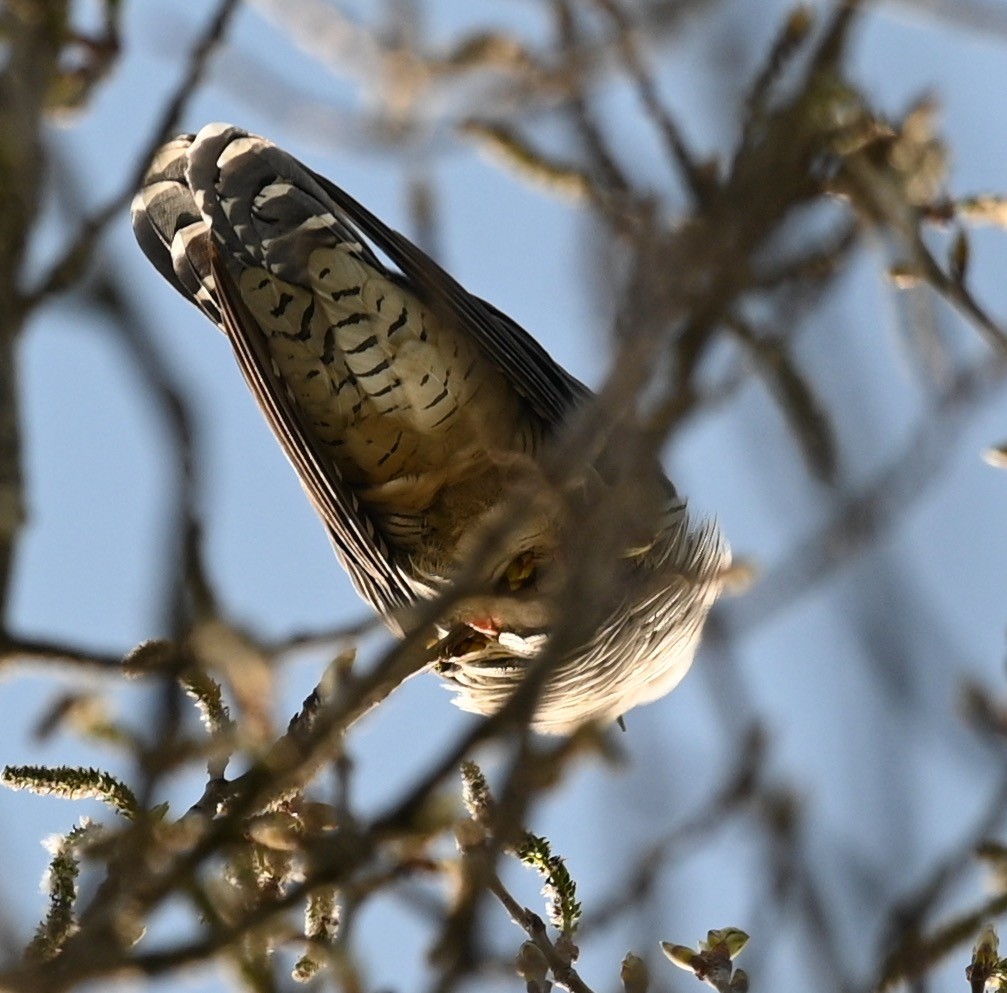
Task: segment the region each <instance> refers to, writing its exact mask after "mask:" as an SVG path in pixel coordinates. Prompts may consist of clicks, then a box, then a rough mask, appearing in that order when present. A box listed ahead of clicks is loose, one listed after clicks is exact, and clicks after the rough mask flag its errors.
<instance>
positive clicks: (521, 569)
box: [503, 552, 537, 592]
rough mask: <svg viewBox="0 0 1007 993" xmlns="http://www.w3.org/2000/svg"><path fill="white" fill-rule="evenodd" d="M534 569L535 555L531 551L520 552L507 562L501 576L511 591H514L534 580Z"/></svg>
mask: <svg viewBox="0 0 1007 993" xmlns="http://www.w3.org/2000/svg"><path fill="white" fill-rule="evenodd" d="M536 571H537V566H536V565H535V556H534V555H533V554H532V553H531V552H522V553H521V554H520V555H519V556H518V557H517V558H515V559H511V561H510V562H509V563H508V565H507V568H506V569H505V570H504V574H503V578H504V580H505V581H506V583H507V585H508V587H510V589H511V591H512V592H516V591H517V590H520V589H523V588H524V587H525V586H529V585H530V584H531V583H532V582H533V581H534V579H535V573H536Z"/></svg>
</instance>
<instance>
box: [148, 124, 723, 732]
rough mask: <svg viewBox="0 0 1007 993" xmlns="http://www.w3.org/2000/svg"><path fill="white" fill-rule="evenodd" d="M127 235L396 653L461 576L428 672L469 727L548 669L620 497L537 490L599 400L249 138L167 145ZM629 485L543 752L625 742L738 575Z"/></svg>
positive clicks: (424, 262)
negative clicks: (634, 495)
mask: <svg viewBox="0 0 1007 993" xmlns="http://www.w3.org/2000/svg"><path fill="white" fill-rule="evenodd" d="M133 227H134V231H135V232H136V237H137V240H138V241H139V243H140V246H141V248H142V249H143V251H144V252H145V254H146V255H147V256H148V258H149V259H150V260H151V262H152V263H153V264H154V265H155V266H156V268H157V269H158V270H159V271H160V272H161V273H162V275H163V276H164V277H165V278H166V279H167V280H168V281H169V282H170V283H172V285H174V286H175V287H176V289H178V290H179V291H180V292H181V293H183V294H184V295H185V296H187V297H188V298H190V299H191V300H192V301H193V302H195V303H196V304H197V305H198V306H199V307H200V308H201V309H202V310H203V311H204V313H206V315H207V316H208V317H209V318H210V320H212V321H213V322H214V323H215V324H217V325H218V326H219V327H220V328H221V329H222V330H223V331H224V333H225V334H226V335H227V337H228V339H229V340H230V342H231V344H232V346H233V348H234V353H235V356H236V358H237V361H238V364H239V367H240V368H241V371H242V373H243V375H244V377H245V380H246V383H247V384H248V386H249V388H250V389H251V391H252V393H253V395H254V396H255V398H256V400H257V402H258V403H259V406H260V407H261V409H262V411H263V413H264V415H265V417H266V419H267V421H268V422H269V425H270V427H271V428H272V430H273V432H274V433H275V435H276V437H277V439H278V441H279V442H280V444H281V445H282V447H283V449H284V451H285V453H286V455H287V457H288V458H289V459H290V461H291V463H292V464H293V466H294V469H295V471H296V472H297V473H298V476H299V477H300V480H301V482H302V484H303V486H304V488H305V490H306V492H307V494H308V496H309V498H310V499H311V501H312V503H313V504H314V506H315V508H316V510H317V511H318V513H319V515H320V516H321V518H322V520H323V522H324V523H325V525H326V527H327V529H328V531H329V534H330V536H331V538H332V541H333V544H334V545H335V548H336V550H337V553H338V554H339V557H340V559H341V561H342V562H343V564H344V566H345V567H346V569H347V571H348V573H349V575H350V577H351V579H352V580H353V583H354V585H355V586H356V588H357V590H358V591H359V592H360V594H361V595H362V596H363V597H364V599H365V600H367V601H368V602H369V603H370V604H371V605H372V606H373V607H374V608H375V609H376V610H377V611H378V612H379V613H380V614H381V615H382V616H383V617H384V618H385V619H386V620H387V621H388V623H389V624H390V626H392V628H393V629H394V630H396V631H397V632H399V633H401V630H402V626H403V625H408V623H409V621H408V618H409V616H410V611H409V608H410V606H411V605H414V604H416V603H417V602H418V601H420V600H423V599H426V598H430V597H433V596H436V595H437V594H438V593H439V592H440V591H441V590H443V589H444V588H445V587H446V586H448V585H450V584H451V583H452V581H455V580H457V579H458V577H459V576H460V575H462V574H464V575H465V577H466V582H467V583H471V584H472V585H471V588H469V587H468V586H467V587H466V590H465V593H466V594H467V595H466V596H464V597H461V598H460V599H458V600H457V602H455V603H454V604H453V605H452V606H451V607H450V608H449V609H448V610H447V611H446V613H445V615H444V616H443V617H441V618H440V620H439V621H438V625H437V629H436V636H435V638H434V641H433V644H432V648H431V658H432V659H434V660H436V663H437V669H438V671H440V672H441V673H442V674H443V675H445V676H446V677H447V678H448V679H450V680H451V681H452V683H453V685H454V686H455V687H456V688H457V690H458V694H457V702H458V703H459V704H460V706H462V707H463V708H464V709H466V710H471V711H474V712H477V713H483V714H486V713H492V712H495V711H496V710H497V709H498V708H499V707H500V706H502V705H503V703H505V702H506V700H507V699H508V698H509V697H510V695H511V694H512V693H513V691H514V689H515V688H516V687H517V686H518V685H519V684H520V681H521V678H522V675H523V673H524V672H525V671H526V670H527V667H528V666H529V665H530V664H532V662H533V660H534V659H535V658H536V657H537V656H538V655H539V654H540V653H541V652H542V651H543V650H546V646H547V644H548V640H549V636H550V632H551V631H552V630H554V626H555V625H556V623H557V613H556V611H557V610H558V609H561V608H563V603H564V601H563V596H564V591H565V590H566V589H568V588H569V587H570V585H571V584H570V579H571V577H570V576H568V575H567V574H566V566H565V564H564V563H565V562H566V561H576V556H571V555H569V554H566V552H567V551H568V549H567V548H566V546H565V545H564V542H566V541H567V540H568V535H569V534H570V533H571V527H572V526H573V525H574V524H575V523H576V519H577V516H578V514H579V513H580V512H583V517H584V518H585V519H588V518H590V511H591V508H592V507H601V508H604V507H605V506H606V504H605V499H606V494H610V493H611V492H612V486H611V485H610V484H609V481H608V480H607V479H606V478H605V473H604V471H603V470H600V469H598V470H596V469H591V468H589V469H588V470H587V471H586V473H585V474H584V476H583V479H582V480H581V483H580V485H579V486H578V487H575V488H574V489H575V490H576V492H575V494H574V495H573V496H572V497H571V496H570V494H569V493H568V492H563V493H560V492H558V491H557V488H556V486H555V484H554V483H551V482H550V480H549V478H548V473H547V472H546V471H545V469H544V465H545V462H544V458H545V455H546V453H547V452H548V446H549V444H550V441H551V440H552V439H553V438H554V437H556V436H557V434H558V433H559V432H560V431H561V429H562V428H563V427H564V425H566V424H567V423H568V422H569V420H570V418H571V415H572V414H573V413H574V412H575V411H576V410H577V409H578V407H580V406H581V405H582V404H583V403H584V402H585V401H587V400H588V398H589V397H590V392H589V391H588V390H587V389H586V387H584V386H583V385H582V384H580V383H579V382H578V381H577V380H575V379H574V378H573V377H572V376H570V375H569V374H568V373H566V372H565V371H564V370H563V369H562V368H561V367H560V366H559V365H557V364H556V363H555V362H554V361H553V360H552V359H551V358H550V357H549V356H548V354H547V353H546V352H545V351H544V350H543V349H542V348H541V347H540V346H539V345H538V344H537V343H536V342H535V340H534V339H533V338H531V336H530V335H528V334H527V332H525V331H524V330H523V329H522V328H520V327H519V326H518V325H517V324H515V323H514V322H513V321H512V320H510V318H508V317H507V316H506V315H504V314H502V313H501V312H500V311H498V310H496V309H495V308H493V307H492V306H490V305H489V304H487V303H485V302H484V301H482V300H480V299H478V298H477V297H474V296H472V295H471V294H470V293H468V292H466V291H465V290H464V289H463V288H462V287H461V286H459V285H458V283H456V282H455V281H454V280H453V279H452V278H451V277H450V276H449V275H448V274H447V273H446V272H444V270H442V269H441V268H440V267H439V266H437V265H436V263H434V262H433V260H431V259H430V258H429V257H428V256H426V255H425V254H424V253H423V252H421V251H420V250H419V249H418V248H417V247H416V246H415V245H413V244H412V243H411V242H409V241H408V240H407V239H405V238H403V237H402V236H401V235H400V234H398V233H397V232H395V231H392V230H391V229H390V228H388V227H386V226H385V225H384V224H383V223H382V222H381V221H380V220H378V219H377V218H376V217H375V216H374V215H373V214H371V213H370V212H368V211H367V210H366V209H365V208H364V207H362V206H361V205H360V204H358V203H357V202H356V201H354V200H353V199H352V198H350V197H349V196H347V194H346V193H344V192H343V191H342V190H340V189H339V188H338V187H336V186H334V185H333V184H331V183H330V182H328V181H327V180H325V179H324V178H322V177H321V176H318V175H317V174H315V173H313V172H312V171H311V170H309V169H308V168H306V167H305V166H303V165H302V164H301V163H299V162H298V161H297V160H296V159H294V158H292V157H291V156H289V155H288V154H286V153H285V152H283V151H282V150H281V149H279V148H277V147H276V146H274V145H272V144H271V143H270V142H268V141H266V140H265V139H263V138H259V137H256V136H254V135H249V134H247V133H246V132H244V131H241V130H240V129H238V128H235V127H232V126H228V125H220V124H213V125H208V126H207V127H205V128H204V129H203V130H202V131H201V132H200V133H199V134H198V135H196V136H192V135H183V136H180V137H178V138H175V139H174V140H173V141H171V142H168V143H167V144H166V145H164V146H163V147H162V148H161V149H160V150H159V152H158V153H157V155H156V156H155V159H154V161H153V163H152V164H151V167H150V170H149V171H148V173H147V176H146V178H145V180H144V184H143V188H142V189H141V191H140V192H139V193H138V194H137V197H136V199H135V200H134V203H133ZM365 239H367V240H369V241H370V243H371V244H373V245H374V246H375V247H376V248H377V249H379V250H380V251H381V252H382V253H383V254H384V255H385V256H386V257H387V258H388V259H389V260H390V261H391V263H392V264H393V265H394V266H395V267H397V271H396V270H394V269H390V268H389V267H388V266H386V265H385V264H384V263H383V262H381V261H380V260H379V258H378V257H377V256H376V255H375V254H374V251H373V250H372V249H371V248H370V247H369V245H368V243H367V240H365ZM634 482H635V483H637V489H638V490H639V491H641V492H642V493H643V494H644V499H643V500H642V501H641V502H640V505H639V508H637V509H638V510H639V513H637V514H636V516H635V517H633V516H632V514H631V519H630V521H629V523H628V526H626V527H625V528H624V530H625V534H624V535H623V533H622V531H620V530H619V528H615V525H616V524H619V525H620V527H621V526H622V525H624V524H626V522H625V521H616V520H615V519H614V518H613V520H612V521H611V523H612V525H613V528H615V531H616V532H617V533H619V534H620V535H622V537H621V538H620V542H621V543H616V545H615V546H614V552H613V554H612V555H610V556H609V558H610V559H611V560H612V561H611V562H610V568H609V569H608V571H607V572H606V574H605V583H604V584H601V585H602V588H601V589H600V592H597V595H595V596H594V597H593V599H592V603H591V611H590V620H589V621H585V625H584V630H578V627H577V624H576V623H574V624H573V625H565V630H566V631H567V633H568V635H569V634H570V632H571V631H572V632H573V633H574V640H573V642H572V643H573V644H576V645H577V646H578V647H577V648H576V649H575V650H573V651H570V652H566V653H564V654H563V656H562V657H561V658H558V659H555V660H553V661H552V662H551V663H550V664H551V669H550V672H549V674H548V678H547V679H546V682H545V684H544V687H543V689H542V693H541V695H540V697H539V701H538V705H537V709H536V711H535V715H534V722H533V723H534V726H535V727H536V729H538V730H541V731H545V732H556V733H566V732H570V731H572V730H573V729H574V728H576V727H577V726H578V725H579V724H581V723H583V722H584V721H586V720H592V719H593V720H599V721H611V720H614V719H616V718H617V717H619V716H621V715H622V714H623V713H624V712H625V711H627V710H628V709H630V708H631V707H633V706H635V705H636V704H639V703H644V702H648V701H650V700H653V699H656V698H657V697H659V696H662V695H663V694H664V693H666V692H668V691H669V690H670V689H672V688H673V687H674V686H675V685H676V684H677V683H678V681H679V680H680V679H681V677H682V676H683V675H684V674H685V672H686V670H687V669H688V667H689V665H690V663H691V660H692V655H693V652H694V650H695V647H696V644H697V642H698V638H699V634H700V631H701V628H702V624H703V621H704V620H705V617H706V614H707V612H708V610H709V608H710V606H711V605H712V603H713V602H714V600H715V599H716V597H717V595H718V593H719V591H720V588H721V585H722V577H723V573H724V571H725V569H726V567H727V564H728V562H729V553H728V551H727V548H726V545H725V544H724V542H723V541H722V539H721V538H720V536H719V534H718V532H717V530H716V528H715V526H713V525H712V524H707V525H705V526H702V527H699V528H692V527H691V526H690V523H689V520H688V516H687V514H686V510H685V505H684V502H683V501H681V500H680V499H679V498H678V497H677V495H676V494H675V491H674V489H673V487H672V486H671V484H670V483H668V482H667V480H665V479H664V478H663V476H660V474H659V473H658V472H657V471H656V470H655V472H654V473H653V478H650V476H648V477H647V479H646V480H641V481H634ZM577 501H580V505H579V509H578V506H577ZM650 505H653V507H655V508H657V509H656V511H655V513H653V514H649V513H647V512H646V511H645V509H641V508H646V507H648V506H650ZM496 531H498V532H499V534H500V535H501V536H502V537H501V538H500V540H499V541H497V542H493V541H490V540H489V537H488V536H489V535H490V534H491V532H496ZM634 532H636V533H634ZM501 542H502V544H501ZM487 549H490V550H491V552H492V554H489V555H487V554H486V550H487ZM574 585H576V584H574ZM565 609H570V605H569V604H567V606H566V608H565ZM598 617H600V618H602V620H601V621H600V622H597V620H596V618H598Z"/></svg>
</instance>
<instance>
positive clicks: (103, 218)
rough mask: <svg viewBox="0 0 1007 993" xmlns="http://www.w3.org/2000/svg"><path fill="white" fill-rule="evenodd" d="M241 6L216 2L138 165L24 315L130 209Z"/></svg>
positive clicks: (85, 259)
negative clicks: (148, 169) (151, 164)
mask: <svg viewBox="0 0 1007 993" xmlns="http://www.w3.org/2000/svg"><path fill="white" fill-rule="evenodd" d="M241 2H242V0H219V2H218V6H217V10H216V12H215V13H214V15H213V16H212V17H211V18H210V21H209V23H208V24H207V27H206V29H205V30H204V32H203V34H202V36H201V37H200V38H199V39H198V41H197V42H196V44H195V46H194V47H193V49H192V51H191V53H190V54H189V60H188V65H187V67H186V69H185V71H184V73H183V75H182V78H181V80H179V83H178V85H177V87H176V88H175V91H174V93H173V94H172V95H171V96H170V97H169V99H168V102H167V104H166V105H165V107H164V110H163V111H162V113H161V117H160V120H159V121H158V122H157V123H156V124H155V126H154V130H153V133H152V135H151V137H150V140H149V141H148V142H147V144H146V145H145V146H144V149H143V151H142V152H141V154H140V158H139V159H138V161H137V164H136V165H135V166H134V167H133V170H132V172H131V173H130V174H129V175H128V177H127V179H126V181H125V183H124V184H123V189H122V192H121V193H118V194H116V196H114V197H113V198H112V199H111V200H110V201H109V203H108V204H107V205H106V206H104V207H102V208H100V209H99V210H98V211H97V212H96V213H95V214H94V215H93V216H92V217H90V218H88V219H87V220H85V221H84V222H83V224H82V225H81V228H80V231H79V232H78V233H77V235H76V237H75V238H74V239H73V240H72V241H71V242H70V244H69V247H68V248H67V249H66V250H65V251H64V253H63V255H62V256H61V257H60V259H59V260H58V261H57V262H55V263H54V264H53V266H52V267H51V268H50V270H49V272H47V273H46V274H45V275H43V276H42V278H41V279H40V280H39V281H38V283H37V284H36V286H35V287H34V288H32V289H31V290H29V291H28V293H27V294H26V295H25V298H24V303H23V306H24V308H25V310H31V309H32V308H34V307H35V306H37V305H38V303H39V302H40V301H41V300H42V299H44V298H45V297H48V296H51V295H52V294H55V293H60V292H63V291H64V290H66V289H67V288H68V287H69V286H71V285H72V284H73V283H75V282H77V281H78V280H79V279H80V278H81V275H82V274H83V273H84V272H85V271H86V270H87V268H88V266H90V264H91V262H92V258H93V255H94V251H95V246H96V245H97V243H98V241H99V239H100V238H101V236H102V235H103V234H104V232H105V228H106V227H108V225H109V224H110V223H111V221H113V220H114V219H115V218H116V217H118V216H119V215H120V214H121V213H122V212H123V211H124V210H125V209H126V208H127V207H128V206H129V202H130V201H131V200H132V199H133V195H134V194H135V193H136V191H137V190H138V189H139V188H140V183H141V181H142V180H143V177H144V174H145V173H146V171H147V168H148V166H149V165H150V160H151V159H152V158H153V157H154V153H155V152H156V151H157V149H158V148H159V147H160V146H161V145H162V144H163V143H164V141H165V140H166V139H168V138H170V137H172V136H173V135H174V133H175V131H176V129H177V128H178V122H179V121H180V120H181V118H182V115H183V114H184V113H185V110H186V107H187V106H188V104H189V102H190V101H191V100H192V98H193V97H194V96H195V94H196V92H197V90H198V88H199V84H200V83H201V82H202V81H203V79H204V77H205V76H206V72H207V69H208V67H209V63H210V60H211V58H212V57H213V54H214V52H215V51H216V50H217V48H218V47H219V46H220V45H221V44H222V42H223V40H224V35H225V33H226V31H227V28H228V26H229V25H230V22H231V19H232V18H233V16H234V14H235V12H236V11H237V10H238V7H239V6H240V5H241Z"/></svg>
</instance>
